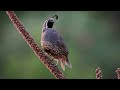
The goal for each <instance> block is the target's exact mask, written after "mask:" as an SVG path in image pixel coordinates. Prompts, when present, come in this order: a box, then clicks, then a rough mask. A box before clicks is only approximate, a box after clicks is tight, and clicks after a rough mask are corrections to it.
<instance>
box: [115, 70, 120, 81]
mask: <svg viewBox="0 0 120 90" xmlns="http://www.w3.org/2000/svg"><path fill="white" fill-rule="evenodd" d="M116 73H117V78H118V79H120V68H117V70H116Z"/></svg>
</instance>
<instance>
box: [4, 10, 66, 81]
mask: <svg viewBox="0 0 120 90" xmlns="http://www.w3.org/2000/svg"><path fill="white" fill-rule="evenodd" d="M6 13H7V15H8V16H9V18H10V20H11V21H12V23H13V24H14V26H15V27H16V28H17V30H18V31H19V33H20V34H21V36H22V37H23V39H24V40H25V41H26V42H27V44H28V45H29V46H30V48H31V49H32V50H33V52H34V53H35V54H36V55H37V56H38V58H39V59H40V60H41V61H42V63H43V64H44V65H45V66H46V67H47V68H48V69H49V71H50V72H51V73H52V74H53V75H54V76H55V78H56V79H67V78H66V77H65V76H64V74H63V73H62V72H61V71H60V70H59V69H58V67H57V66H56V65H55V64H54V63H53V61H52V60H51V59H50V58H48V57H47V56H46V55H45V54H44V53H43V52H42V50H41V49H40V48H39V46H38V45H37V44H36V43H35V42H34V40H33V38H32V37H31V35H30V34H29V33H28V32H27V31H26V30H25V28H24V26H23V25H22V24H21V22H20V21H19V19H18V17H17V16H16V14H15V13H14V11H6Z"/></svg>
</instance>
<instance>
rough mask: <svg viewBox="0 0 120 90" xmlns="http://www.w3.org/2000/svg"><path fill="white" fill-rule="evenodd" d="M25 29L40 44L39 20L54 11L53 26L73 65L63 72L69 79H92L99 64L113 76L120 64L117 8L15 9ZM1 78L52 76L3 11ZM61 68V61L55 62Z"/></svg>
mask: <svg viewBox="0 0 120 90" xmlns="http://www.w3.org/2000/svg"><path fill="white" fill-rule="evenodd" d="M15 13H16V14H17V16H18V17H19V19H20V21H21V22H22V24H23V25H24V26H25V28H26V30H27V31H28V32H29V33H30V34H31V35H32V37H33V38H34V40H35V42H36V43H38V44H39V46H40V48H41V45H40V38H41V30H42V24H43V23H44V21H45V20H46V19H47V18H48V17H50V16H53V15H55V14H57V15H58V16H59V19H58V21H57V22H56V23H55V25H54V28H56V30H57V31H58V32H59V33H60V34H61V36H62V37H63V38H64V41H65V43H66V45H67V47H68V49H69V59H70V61H71V63H72V67H73V68H72V69H69V68H67V67H66V71H64V72H63V73H64V74H65V75H66V77H67V78H69V79H95V69H96V68H97V67H100V68H101V70H102V73H103V78H105V79H109V78H111V79H116V78H117V76H116V73H115V70H116V69H117V68H118V67H120V55H119V54H120V39H119V38H120V20H119V19H120V12H118V11H15ZM0 21H1V22H0V78H5V79H9V78H10V79H11V78H12V79H17V78H18V79H54V76H53V75H52V74H51V73H50V72H49V70H48V69H47V68H46V67H45V66H44V65H43V64H42V63H41V61H39V59H38V58H37V57H36V55H35V54H34V53H33V51H32V50H31V49H30V48H29V46H28V45H27V44H26V42H25V41H24V40H23V38H22V37H21V35H20V34H19V33H18V31H16V28H15V27H14V26H13V24H12V23H11V21H10V20H9V18H8V16H7V15H6V12H5V11H1V12H0ZM58 67H59V68H60V70H61V71H62V69H61V67H60V65H58Z"/></svg>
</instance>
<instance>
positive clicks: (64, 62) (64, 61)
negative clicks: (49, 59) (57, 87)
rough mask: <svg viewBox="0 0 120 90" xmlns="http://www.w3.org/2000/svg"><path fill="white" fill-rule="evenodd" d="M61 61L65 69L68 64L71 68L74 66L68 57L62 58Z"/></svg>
mask: <svg viewBox="0 0 120 90" xmlns="http://www.w3.org/2000/svg"><path fill="white" fill-rule="evenodd" d="M60 62H61V68H62V69H63V70H64V71H65V65H66V66H68V67H69V68H72V65H71V63H70V61H69V59H68V58H66V60H62V59H61V60H60Z"/></svg>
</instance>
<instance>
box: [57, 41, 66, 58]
mask: <svg viewBox="0 0 120 90" xmlns="http://www.w3.org/2000/svg"><path fill="white" fill-rule="evenodd" d="M57 46H58V48H59V51H60V53H61V54H63V55H65V56H67V55H68V49H67V47H66V45H65V44H64V42H63V41H61V40H60V41H59V40H58V41H57Z"/></svg>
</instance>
